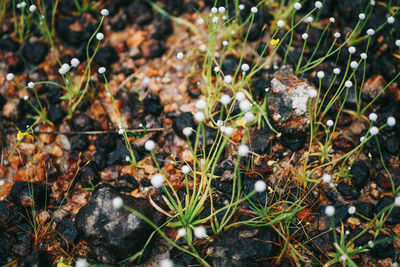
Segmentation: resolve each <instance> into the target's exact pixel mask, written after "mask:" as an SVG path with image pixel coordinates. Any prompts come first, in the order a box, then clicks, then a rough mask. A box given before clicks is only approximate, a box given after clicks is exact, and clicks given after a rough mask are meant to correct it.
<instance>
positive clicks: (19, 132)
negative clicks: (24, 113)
mask: <svg viewBox="0 0 400 267" xmlns="http://www.w3.org/2000/svg"><path fill="white" fill-rule="evenodd" d="M28 134H29V133H23V132H21V131H20V130H18V133H17V140H18V141H21V140H22V139H24V137H25V136H27V135H28Z"/></svg>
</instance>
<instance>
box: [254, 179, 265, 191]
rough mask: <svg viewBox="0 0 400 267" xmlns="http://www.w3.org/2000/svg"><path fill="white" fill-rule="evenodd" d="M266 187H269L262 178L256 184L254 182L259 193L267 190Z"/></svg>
mask: <svg viewBox="0 0 400 267" xmlns="http://www.w3.org/2000/svg"><path fill="white" fill-rule="evenodd" d="M265 189H267V184H266V183H265V182H264V181H262V180H258V181H257V182H256V183H255V184H254V190H256V192H258V193H262V192H264V191H265Z"/></svg>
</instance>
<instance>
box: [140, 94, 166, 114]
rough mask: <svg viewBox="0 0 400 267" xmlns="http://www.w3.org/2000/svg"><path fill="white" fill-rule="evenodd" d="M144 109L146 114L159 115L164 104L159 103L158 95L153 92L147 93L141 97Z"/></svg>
mask: <svg viewBox="0 0 400 267" xmlns="http://www.w3.org/2000/svg"><path fill="white" fill-rule="evenodd" d="M143 105H144V109H145V111H146V112H147V113H148V114H151V115H153V116H160V115H161V113H162V112H163V109H164V106H163V104H162V103H161V100H160V97H159V96H158V95H156V94H153V93H148V94H147V95H146V97H145V98H144V99H143Z"/></svg>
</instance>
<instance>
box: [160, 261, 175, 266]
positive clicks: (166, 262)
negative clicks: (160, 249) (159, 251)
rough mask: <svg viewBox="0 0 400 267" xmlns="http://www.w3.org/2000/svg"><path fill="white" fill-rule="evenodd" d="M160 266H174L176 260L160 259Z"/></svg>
mask: <svg viewBox="0 0 400 267" xmlns="http://www.w3.org/2000/svg"><path fill="white" fill-rule="evenodd" d="M160 267H174V262H173V261H172V260H170V259H163V260H162V261H160Z"/></svg>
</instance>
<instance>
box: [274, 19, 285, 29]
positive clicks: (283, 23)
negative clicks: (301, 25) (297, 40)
mask: <svg viewBox="0 0 400 267" xmlns="http://www.w3.org/2000/svg"><path fill="white" fill-rule="evenodd" d="M276 25H277V26H278V27H279V28H282V27H283V26H285V22H284V21H283V20H281V19H280V20H278V22H277V23H276Z"/></svg>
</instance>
